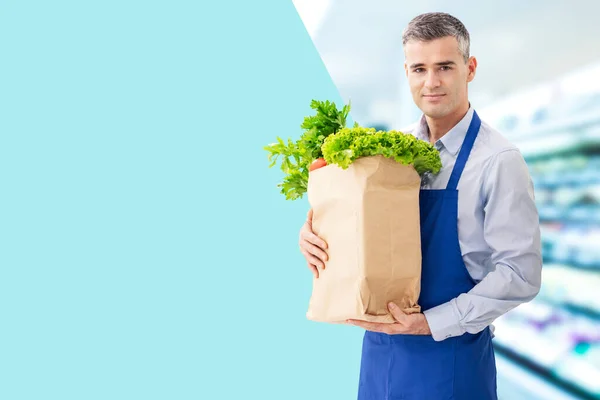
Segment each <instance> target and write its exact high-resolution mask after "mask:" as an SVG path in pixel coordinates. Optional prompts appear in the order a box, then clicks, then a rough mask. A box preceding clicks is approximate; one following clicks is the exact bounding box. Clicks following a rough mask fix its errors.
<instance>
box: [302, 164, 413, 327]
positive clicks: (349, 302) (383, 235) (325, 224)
mask: <svg viewBox="0 0 600 400" xmlns="http://www.w3.org/2000/svg"><path fill="white" fill-rule="evenodd" d="M420 182H421V178H420V176H419V174H418V173H417V172H416V171H415V169H414V168H413V167H412V166H406V165H402V164H400V163H398V162H396V161H394V160H392V159H390V158H386V157H383V156H371V157H364V158H358V159H357V160H355V161H354V162H353V163H352V164H351V165H350V167H349V168H348V169H346V170H344V169H342V168H340V167H338V166H337V165H334V164H331V165H327V166H325V167H322V168H319V169H316V170H314V171H312V172H310V175H309V179H308V190H307V194H308V201H309V203H310V206H311V208H312V209H313V230H314V232H315V233H316V234H317V235H318V236H320V237H322V238H323V239H324V240H325V241H326V242H327V244H328V250H327V251H328V254H329V260H328V261H327V262H326V263H325V269H324V270H323V271H319V278H314V279H313V290H312V295H311V298H310V304H309V308H308V312H307V314H306V316H307V318H308V319H310V320H313V321H321V322H331V323H343V322H344V321H345V320H346V319H349V318H353V319H359V320H364V321H372V322H394V318H393V317H392V316H391V314H390V313H389V311H388V308H387V304H388V302H390V301H393V302H395V303H396V304H398V305H399V306H400V308H401V309H403V310H404V312H406V313H414V312H419V311H420V306H419V305H418V304H417V301H418V298H419V293H420V289H421V233H420V222H419V221H420V220H419V190H420Z"/></svg>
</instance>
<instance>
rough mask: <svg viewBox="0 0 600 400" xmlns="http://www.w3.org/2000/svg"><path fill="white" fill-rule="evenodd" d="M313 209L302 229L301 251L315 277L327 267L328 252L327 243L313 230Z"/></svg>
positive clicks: (309, 212)
mask: <svg viewBox="0 0 600 400" xmlns="http://www.w3.org/2000/svg"><path fill="white" fill-rule="evenodd" d="M312 216H313V211H312V209H311V210H309V211H308V215H307V216H306V222H305V223H304V225H303V226H302V229H300V251H301V252H302V254H304V258H306V262H307V264H308V268H310V270H311V271H312V273H313V275H314V276H315V278H318V277H319V269H320V270H321V271H322V270H323V269H325V261H327V259H328V255H327V252H326V249H327V243H325V241H324V240H323V239H321V238H320V237H318V236H317V235H315V233H314V232H313V230H312Z"/></svg>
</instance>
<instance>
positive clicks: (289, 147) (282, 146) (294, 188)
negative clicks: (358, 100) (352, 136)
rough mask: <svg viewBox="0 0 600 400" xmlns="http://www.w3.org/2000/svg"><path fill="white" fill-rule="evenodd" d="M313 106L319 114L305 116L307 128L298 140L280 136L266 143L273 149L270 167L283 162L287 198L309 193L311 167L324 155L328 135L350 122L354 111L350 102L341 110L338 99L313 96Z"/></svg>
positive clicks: (304, 124)
mask: <svg viewBox="0 0 600 400" xmlns="http://www.w3.org/2000/svg"><path fill="white" fill-rule="evenodd" d="M310 107H311V108H312V109H313V110H315V111H316V114H315V115H312V116H308V117H305V118H304V121H303V122H302V124H301V125H300V127H301V128H302V129H304V132H303V133H302V135H301V136H300V138H299V139H298V140H297V141H295V142H293V141H292V140H291V139H287V143H286V142H285V141H284V140H283V139H281V138H280V137H277V142H275V143H272V144H270V145H268V146H265V147H264V149H265V150H266V151H267V152H268V153H269V161H270V162H271V164H270V165H269V167H273V166H275V165H276V164H277V162H280V163H281V170H282V171H283V173H284V174H285V176H284V178H283V181H282V182H281V183H279V184H278V185H277V186H278V187H279V188H281V193H282V194H283V195H285V198H286V199H287V200H296V199H299V198H301V197H302V196H303V195H304V193H306V190H307V185H308V171H309V170H308V167H309V166H310V164H311V163H312V162H313V161H314V160H316V159H317V158H321V157H323V153H322V151H321V146H322V145H323V143H324V141H325V139H326V138H327V137H328V136H330V135H332V134H334V133H336V132H337V131H339V130H340V129H341V128H344V127H345V126H346V119H347V117H348V113H349V112H350V104H348V105H345V106H344V107H342V109H341V110H338V109H337V107H336V105H335V103H332V102H329V101H324V102H323V101H318V100H313V101H312V102H311V104H310Z"/></svg>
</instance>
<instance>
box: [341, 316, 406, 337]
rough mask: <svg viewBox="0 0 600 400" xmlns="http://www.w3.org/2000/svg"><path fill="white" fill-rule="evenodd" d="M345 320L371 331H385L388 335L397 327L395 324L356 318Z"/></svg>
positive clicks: (394, 331)
mask: <svg viewBox="0 0 600 400" xmlns="http://www.w3.org/2000/svg"><path fill="white" fill-rule="evenodd" d="M346 322H348V323H349V324H351V325H355V326H359V327H361V328H363V329H366V330H368V331H371V332H381V333H387V334H388V335H391V334H394V333H396V329H395V328H397V327H398V325H397V324H382V323H377V322H368V321H360V320H356V319H349V320H347V321H346Z"/></svg>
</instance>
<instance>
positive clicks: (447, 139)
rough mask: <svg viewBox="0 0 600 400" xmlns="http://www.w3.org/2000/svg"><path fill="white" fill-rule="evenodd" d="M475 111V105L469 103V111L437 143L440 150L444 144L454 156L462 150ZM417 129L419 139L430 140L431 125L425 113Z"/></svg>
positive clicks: (436, 145)
mask: <svg viewBox="0 0 600 400" xmlns="http://www.w3.org/2000/svg"><path fill="white" fill-rule="evenodd" d="M473 111H474V110H473V107H472V106H471V105H469V111H467V113H466V114H465V116H464V117H463V119H461V120H460V121H459V122H458V123H457V124H456V125H454V127H453V128H452V129H450V130H449V131H448V132H447V133H446V134H445V135H444V136H442V137H441V138H440V139H439V140H438V141H437V142H436V143H435V147H436V148H437V149H438V150H440V147H441V146H443V147H445V148H446V150H448V152H450V153H451V154H452V155H454V156H455V155H456V154H457V153H458V150H460V148H461V146H462V143H463V141H464V139H465V136H466V135H467V130H468V129H469V125H470V124H471V119H473ZM416 131H417V132H416V133H417V134H416V136H417V137H418V138H419V139H421V140H426V141H428V142H429V127H428V126H427V120H426V119H425V115H422V116H421V119H420V121H419V123H418V125H417V129H416Z"/></svg>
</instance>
